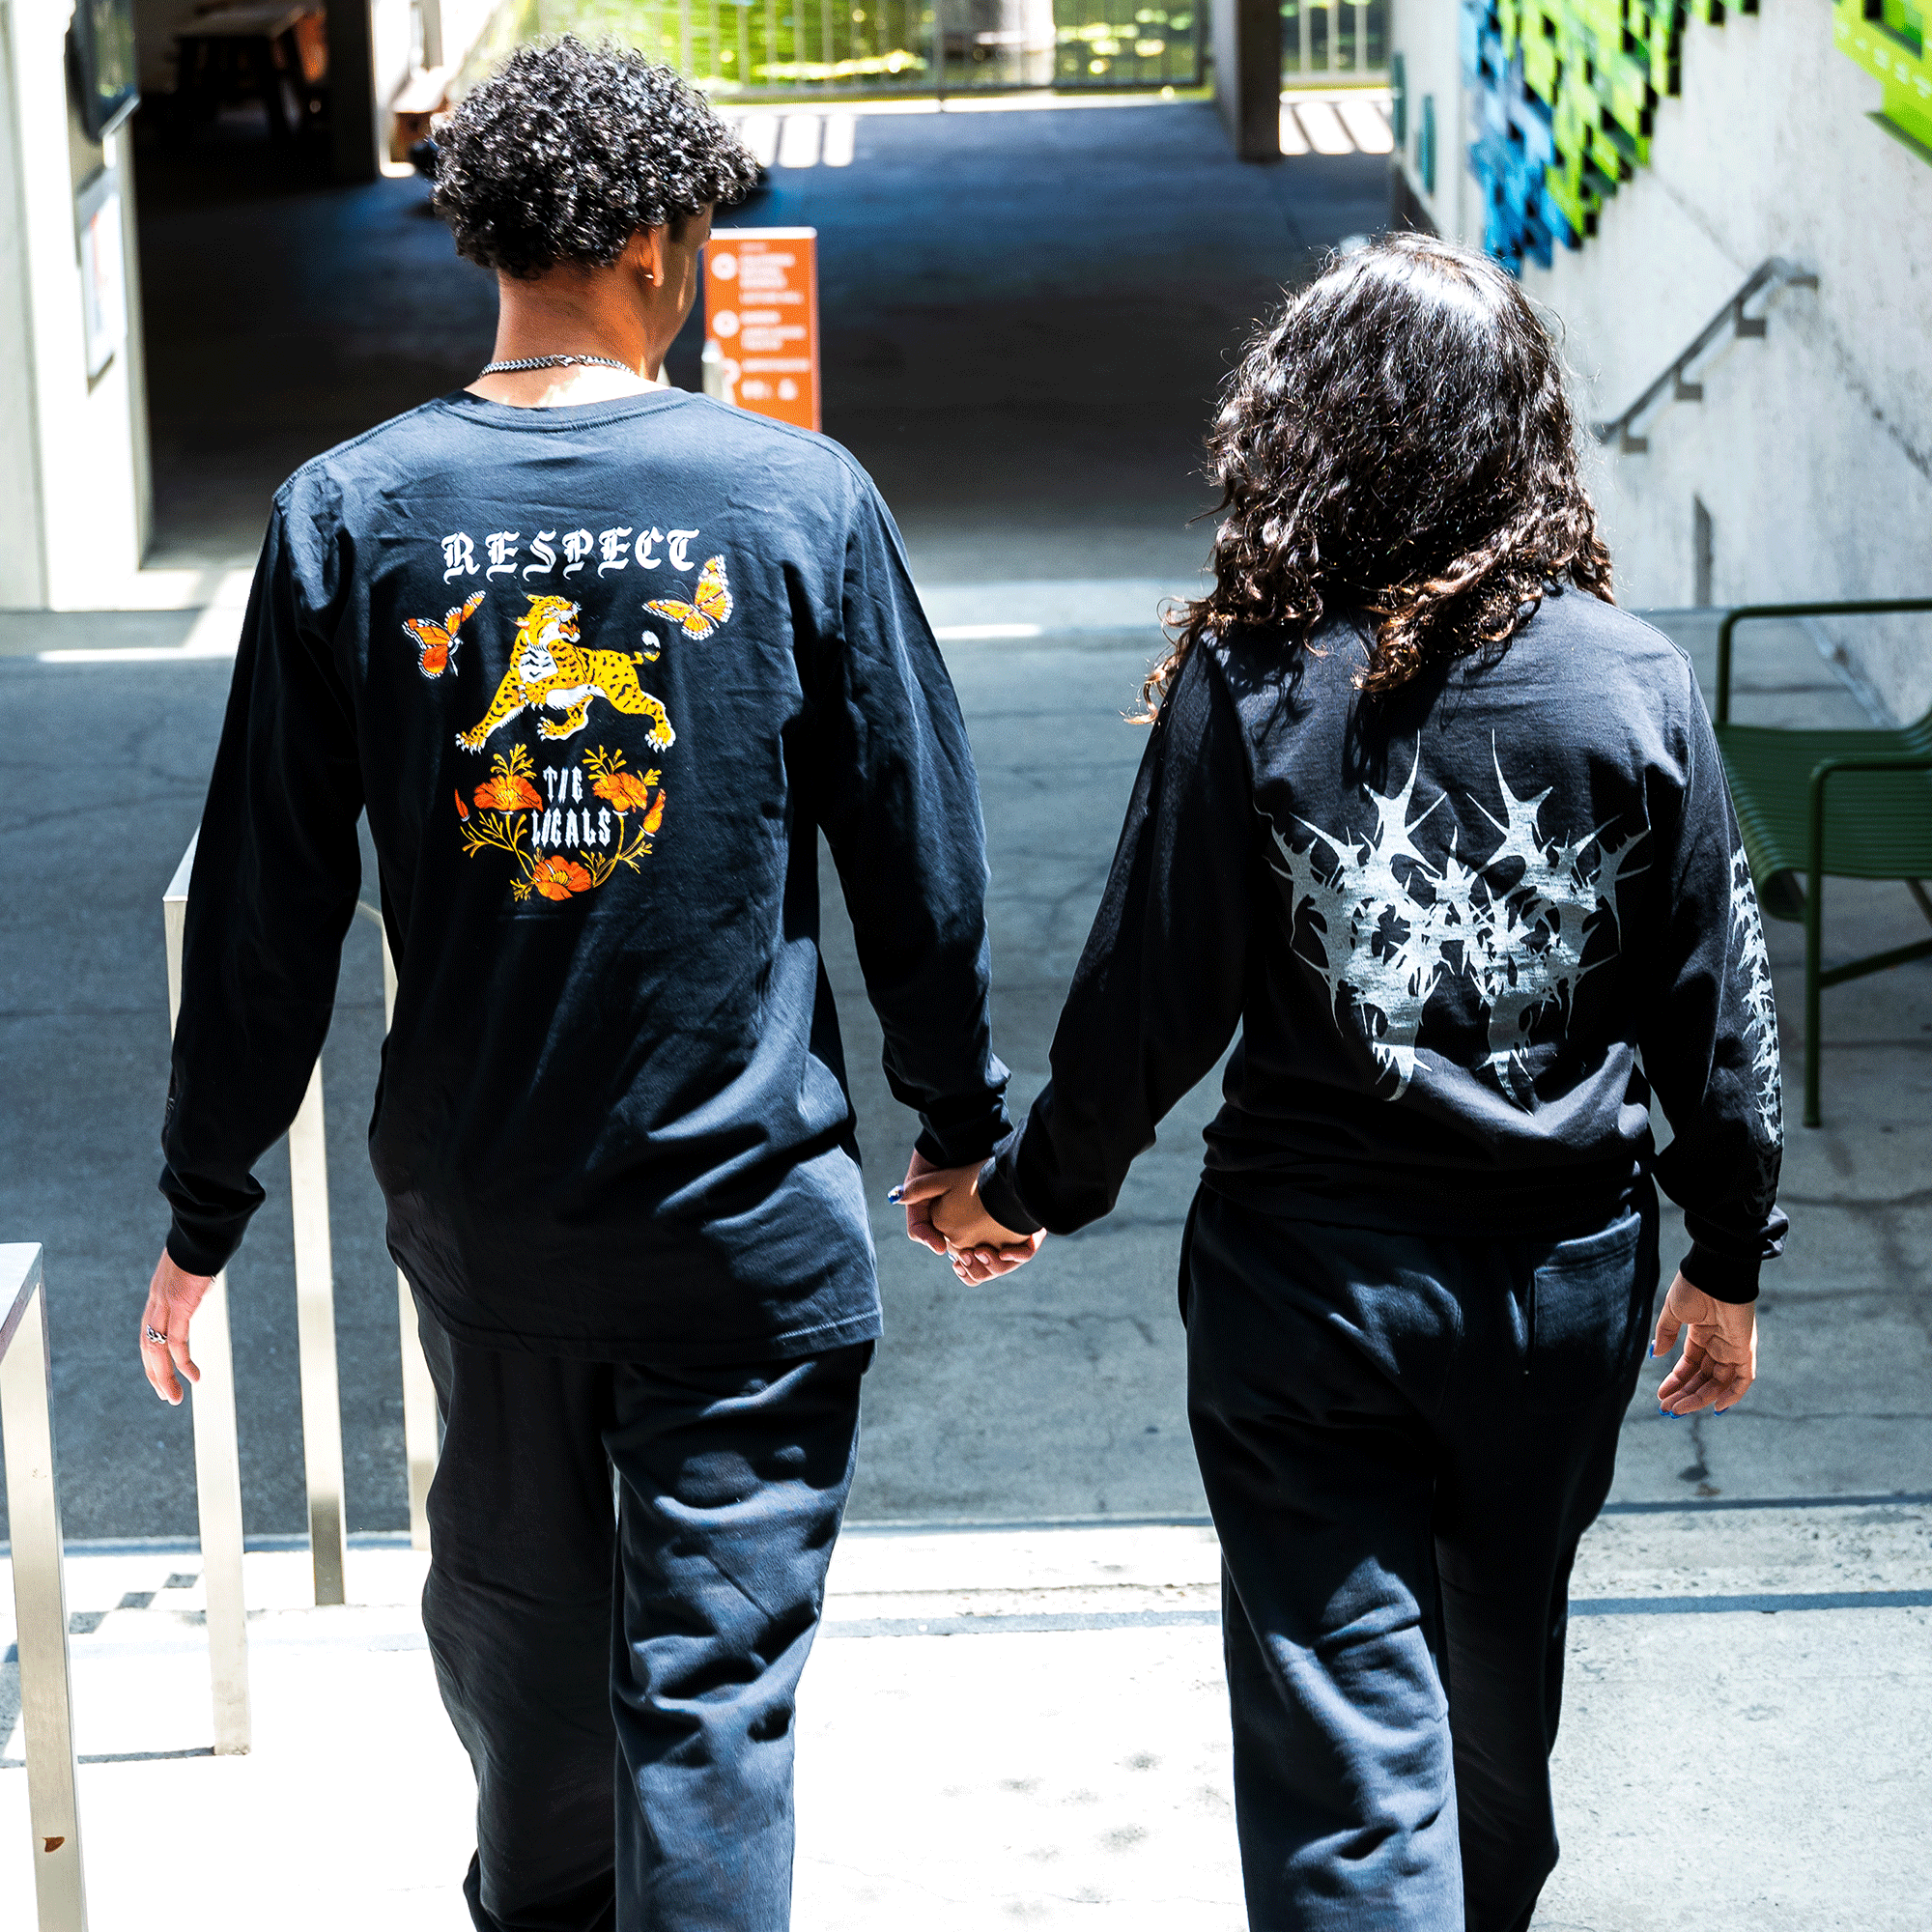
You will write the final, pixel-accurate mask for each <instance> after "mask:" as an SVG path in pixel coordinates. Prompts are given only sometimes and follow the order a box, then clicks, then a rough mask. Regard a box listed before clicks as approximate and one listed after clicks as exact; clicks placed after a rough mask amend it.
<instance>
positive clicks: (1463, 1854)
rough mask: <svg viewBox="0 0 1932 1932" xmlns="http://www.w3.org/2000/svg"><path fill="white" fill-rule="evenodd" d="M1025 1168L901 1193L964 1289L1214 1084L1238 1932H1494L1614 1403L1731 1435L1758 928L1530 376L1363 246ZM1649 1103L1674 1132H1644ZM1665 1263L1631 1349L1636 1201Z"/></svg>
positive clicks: (1749, 1167)
mask: <svg viewBox="0 0 1932 1932" xmlns="http://www.w3.org/2000/svg"><path fill="white" fill-rule="evenodd" d="M1209 452H1210V457H1211V464H1212V469H1211V473H1212V475H1213V476H1214V478H1215V480H1216V481H1217V482H1218V483H1219V484H1220V486H1221V492H1222V506H1221V507H1222V513H1223V514H1222V522H1221V525H1220V527H1219V529H1218V530H1217V532H1216V535H1215V540H1214V551H1213V570H1214V582H1213V584H1212V587H1211V588H1210V589H1208V591H1207V593H1206V594H1205V595H1203V596H1202V597H1200V598H1197V599H1196V600H1194V601H1193V602H1192V603H1191V604H1189V605H1188V606H1187V607H1186V608H1185V609H1184V611H1181V612H1180V613H1179V617H1180V622H1179V627H1178V628H1179V636H1178V637H1177V639H1176V640H1175V643H1174V646H1173V648H1172V649H1171V650H1170V651H1169V653H1168V654H1167V656H1166V657H1165V658H1164V659H1163V661H1162V662H1161V663H1160V664H1159V665H1158V666H1157V667H1156V668H1155V669H1154V671H1153V673H1152V675H1151V678H1150V679H1149V681H1148V684H1147V687H1146V691H1145V694H1144V695H1145V697H1146V699H1147V701H1148V702H1149V703H1150V704H1151V706H1152V707H1153V709H1154V718H1153V724H1152V729H1151V734H1150V741H1149V744H1148V748H1147V755H1146V758H1145V759H1144V761H1143V763H1142V767H1141V773H1140V778H1139V781H1138V782H1137V784H1136V785H1135V788H1134V795H1133V802H1132V804H1131V806H1130V807H1129V809H1128V812H1127V821H1126V826H1125V829H1124V830H1123V832H1122V836H1121V842H1120V848H1119V853H1118V856H1117V857H1116V860H1115V863H1114V869H1113V874H1112V877H1111V878H1110V879H1109V881H1108V883H1107V887H1106V890H1105V893H1104V894H1103V895H1102V898H1101V904H1100V912H1099V916H1098V918H1097V919H1096V921H1095V922H1094V930H1093V933H1092V935H1091V936H1090V938H1089V940H1088V942H1087V948H1086V951H1085V952H1084V953H1083V954H1082V956H1081V959H1080V963H1079V966H1078V967H1077V968H1076V970H1075V973H1074V979H1073V986H1072V990H1071V992H1070V993H1069V994H1068V996H1067V1001H1066V1007H1065V1011H1064V1012H1063V1013H1062V1015H1061V1020H1060V1026H1059V1029H1058V1032H1057V1033H1056V1035H1055V1037H1054V1042H1053V1051H1052V1068H1053V1077H1052V1079H1051V1080H1050V1081H1049V1082H1048V1084H1047V1086H1046V1088H1045V1090H1044V1091H1043V1092H1042V1093H1041V1094H1039V1096H1038V1098H1037V1100H1036V1101H1035V1102H1034V1105H1033V1110H1032V1112H1031V1113H1030V1115H1029V1116H1028V1119H1027V1122H1026V1126H1025V1128H1024V1130H1023V1131H1022V1132H1021V1133H1019V1134H1017V1135H1015V1136H1014V1137H1013V1139H1012V1140H1011V1141H1010V1142H1009V1143H1008V1144H1007V1145H1006V1146H1005V1147H1003V1148H1002V1149H1001V1150H1000V1151H999V1153H998V1154H997V1155H996V1156H995V1157H994V1158H992V1159H991V1160H989V1161H988V1162H987V1163H986V1165H985V1167H984V1168H983V1170H982V1172H981V1173H980V1174H979V1175H976V1176H970V1177H967V1178H966V1179H963V1180H959V1181H954V1182H950V1183H949V1182H946V1181H944V1180H943V1179H940V1178H939V1177H933V1178H931V1179H926V1180H923V1181H918V1182H915V1183H913V1184H912V1185H911V1186H910V1187H908V1188H907V1190H906V1194H907V1197H908V1198H912V1199H916V1200H918V1201H919V1202H920V1204H921V1206H922V1207H923V1209H924V1211H925V1212H926V1213H927V1215H928V1216H929V1217H930V1221H931V1224H932V1225H933V1226H934V1227H936V1228H937V1229H938V1230H939V1231H940V1232H941V1233H942V1234H943V1235H945V1236H948V1237H949V1239H950V1240H951V1241H952V1244H953V1252H954V1257H955V1259H954V1265H955V1267H956V1268H957V1269H958V1271H959V1272H960V1273H961V1275H962V1276H963V1277H964V1278H965V1279H967V1280H969V1281H980V1280H985V1279H988V1278H990V1277H991V1276H992V1275H994V1274H997V1273H1002V1272H1005V1271H1007V1270H1009V1268H1011V1267H1013V1266H1017V1265H1019V1264H1022V1263H1023V1262H1024V1261H1025V1260H1027V1259H1028V1258H1029V1257H1030V1256H1031V1254H1032V1253H1033V1251H1034V1250H1035V1249H1036V1248H1037V1246H1038V1244H1039V1239H1040V1232H1041V1230H1042V1229H1051V1230H1052V1231H1053V1232H1055V1233H1056V1234H1062V1233H1071V1232H1072V1231H1073V1230H1075V1229H1077V1228H1080V1227H1082V1226H1084V1225H1086V1224H1088V1223H1090V1222H1092V1221H1094V1220H1097V1219H1098V1218H1099V1217H1100V1216H1101V1215H1103V1214H1105V1213H1107V1212H1108V1211H1109V1210H1110V1209H1111V1208H1112V1207H1113V1205H1114V1202H1115V1200H1116V1199H1117V1198H1118V1196H1119V1194H1120V1191H1121V1186H1122V1181H1123V1180H1124V1179H1125V1177H1126V1173H1127V1169H1128V1166H1129V1164H1130V1163H1131V1162H1132V1161H1133V1160H1134V1159H1135V1158H1136V1156H1137V1155H1139V1154H1140V1153H1141V1152H1142V1151H1145V1150H1146V1149H1147V1148H1149V1147H1151V1145H1152V1144H1153V1138H1154V1128H1155V1124H1156V1122H1158V1121H1159V1120H1160V1118H1161V1116H1162V1115H1163V1114H1164V1113H1166V1112H1167V1110H1168V1109H1169V1108H1170V1107H1172V1106H1173V1105H1174V1104H1175V1102H1176V1101H1177V1100H1179V1097H1180V1096H1181V1095H1182V1094H1185V1093H1186V1092H1187V1090H1188V1089H1189V1088H1191V1087H1192V1086H1193V1085H1194V1084H1195V1082H1196V1081H1198V1080H1199V1079H1201V1078H1202V1077H1203V1076H1204V1075H1205V1074H1206V1073H1207V1072H1208V1070H1209V1068H1211V1067H1212V1066H1213V1065H1215V1063H1216V1062H1217V1061H1219V1060H1220V1059H1221V1057H1222V1055H1223V1053H1224V1052H1226V1051H1227V1049H1228V1047H1229V1044H1230V1042H1231V1040H1233V1039H1234V1038H1235V1036H1236V1031H1237V1030H1238V1032H1239V1036H1240V1038H1239V1042H1238V1044H1237V1045H1236V1047H1235V1050H1234V1052H1233V1054H1232V1055H1231V1056H1230V1058H1229V1060H1228V1063H1227V1073H1226V1078H1225V1082H1224V1104H1223V1106H1222V1108H1221V1111H1220V1113H1219V1115H1218V1116H1217V1117H1216V1119H1215V1120H1214V1122H1213V1124H1212V1125H1211V1126H1210V1127H1209V1128H1208V1152H1207V1161H1206V1166H1205V1171H1204V1173H1203V1175H1202V1179H1201V1186H1200V1190H1199V1192H1198V1193H1197V1195H1196V1197H1195V1201H1194V1205H1193V1208H1192V1209H1191V1210H1190V1212H1189V1215H1188V1219H1187V1225H1186V1229H1185V1232H1184V1233H1183V1235H1182V1236H1181V1256H1180V1300H1181V1314H1182V1319H1183V1321H1184V1322H1185V1324H1186V1329H1187V1373H1188V1415H1189V1420H1190V1422H1191V1424H1192V1426H1193V1432H1194V1442H1195V1449H1196V1453H1197V1455H1198V1456H1199V1459H1200V1463H1201V1474H1202V1479H1203V1483H1204V1486H1205V1488H1206V1490H1207V1493H1208V1504H1209V1506H1210V1508H1211V1509H1212V1511H1213V1515H1214V1523H1215V1527H1216V1529H1217V1531H1218V1533H1219V1537H1220V1543H1221V1552H1222V1562H1223V1578H1224V1588H1223V1591H1222V1610H1223V1619H1222V1621H1223V1627H1224V1628H1223V1646H1224V1650H1225V1656H1226V1663H1227V1673H1228V1689H1229V1702H1230V1709H1231V1712H1232V1716H1233V1720H1234V1735H1235V1810H1236V1824H1237V1827H1238V1830H1239V1835H1240V1845H1241V1863H1242V1869H1243V1875H1244V1879H1245V1884H1246V1889H1247V1900H1248V1922H1249V1924H1250V1926H1252V1927H1253V1928H1254V1932H1331V1929H1332V1932H1343V1928H1349V1932H1366V1928H1369V1927H1375V1928H1378V1932H1452V1928H1453V1932H1527V1928H1528V1926H1529V1923H1530V1920H1531V1918H1532V1917H1533V1915H1534V1913H1535V1910H1536V1901H1537V1896H1538V1893H1539V1891H1540V1889H1541V1888H1542V1886H1543V1883H1544V1881H1545V1879H1546V1878H1547V1877H1548V1874H1549V1872H1550V1870H1551V1868H1552V1867H1553V1866H1554V1864H1555V1862H1556V1832H1555V1820H1554V1814H1553V1810H1552V1805H1551V1798H1550V1787H1549V1752H1550V1748H1551V1747H1552V1745H1553V1744H1554V1742H1555V1737H1556V1720H1557V1713H1558V1707H1559V1704H1560V1701H1561V1696H1562V1687H1563V1646H1564V1632H1565V1627H1566V1619H1567V1614H1568V1587H1569V1579H1570V1571H1571V1564H1572V1561H1573V1559H1574V1558H1575V1556H1576V1553H1577V1542H1578V1539H1579V1538H1580V1537H1581V1535H1582V1533H1583V1531H1584V1530H1585V1529H1586V1528H1587V1527H1588V1526H1589V1524H1590V1523H1591V1521H1592V1520H1594V1519H1595V1517H1596V1515H1597V1513H1598V1511H1599V1510H1600V1509H1601V1508H1602V1506H1603V1503H1604V1499H1605V1495H1606V1494H1607V1493H1608V1491H1609V1487H1610V1479H1611V1474H1612V1471H1613V1469H1614V1467H1615V1463H1616V1454H1617V1443H1618V1435H1619V1431H1620V1429H1621V1428H1622V1426H1623V1423H1624V1418H1625V1415H1626V1412H1627V1410H1628V1408H1629V1406H1630V1402H1631V1397H1632V1394H1633V1391H1634V1388H1635V1386H1636V1382H1637V1376H1638V1372H1639V1368H1640V1365H1641V1363H1642V1361H1643V1359H1644V1348H1645V1342H1646V1339H1647V1337H1649V1338H1654V1346H1653V1348H1652V1350H1651V1352H1652V1353H1653V1354H1662V1355H1666V1356H1667V1355H1668V1354H1669V1353H1670V1351H1671V1350H1672V1349H1673V1347H1674V1346H1675V1344H1676V1343H1677V1341H1678V1339H1679V1337H1680V1336H1681V1337H1682V1339H1683V1342H1684V1351H1683V1354H1682V1356H1681V1358H1680V1359H1679V1360H1678V1361H1677V1362H1676V1363H1675V1364H1674V1365H1673V1366H1672V1367H1671V1369H1670V1370H1669V1373H1668V1374H1667V1375H1666V1376H1665V1377H1664V1378H1663V1380H1662V1384H1661V1386H1660V1388H1659V1391H1658V1397H1659V1404H1660V1407H1661V1410H1662V1414H1664V1415H1666V1416H1681V1415H1695V1414H1698V1413H1702V1412H1706V1411H1713V1412H1715V1413H1717V1414H1719V1415H1721V1414H1723V1413H1725V1412H1727V1411H1728V1410H1729V1409H1731V1408H1733V1407H1734V1406H1736V1405H1737V1404H1738V1403H1739V1402H1740V1401H1741V1400H1743V1399H1744V1397H1745V1395H1746V1394H1747V1391H1748V1389H1749V1388H1750V1386H1751V1382H1752V1379H1753V1378H1754V1376H1755V1374H1756V1363H1757V1323H1756V1321H1755V1318H1754V1313H1753V1305H1754V1302H1755V1298H1756V1295H1757V1292H1758V1273H1759V1269H1760V1266H1761V1265H1762V1264H1763V1263H1765V1262H1766V1261H1768V1260H1769V1259H1770V1258H1771V1257H1773V1256H1774V1255H1776V1253H1778V1251H1779V1249H1780V1248H1781V1246H1782V1244H1783V1240H1784V1235H1785V1225H1786V1224H1785V1217H1784V1214H1783V1212H1782V1211H1781V1210H1780V1209H1779V1208H1778V1207H1777V1204H1776V1196H1777V1179H1778V1167H1779V1154H1780V1149H1781V1147H1782V1128H1781V1121H1780V1115H1779V1080H1778V1045H1777V1023H1776V1013H1775V1011H1774V1009H1773V1004H1772V989H1771V975H1770V969H1769V965H1768V962H1767V959H1766V954H1765V946H1764V933H1763V927H1762V924H1761V923H1760V921H1759V917H1758V909H1757V904H1756V901H1755V899H1754V897H1753V896H1752V891H1751V879H1750V869H1749V867H1748V865H1747V861H1746V858H1745V853H1744V848H1743V844H1742V841H1741V838H1740V836H1739V832H1738V824H1737V818H1736V815H1735V813H1734V812H1733V810H1732V808H1731V801H1730V797H1729V794H1728V792H1727V790H1726V788H1725V784H1724V776H1723V765H1722V762H1721V760H1720V758H1719V753H1718V746H1717V740H1716V738H1715V736H1714V735H1713V731H1712V727H1711V722H1710V719H1709V718H1708V716H1707V715H1706V713H1705V710H1704V706H1703V701H1702V699H1701V697H1700V696H1699V695H1698V689H1697V683H1696V679H1695V677H1694V676H1693V674H1692V672H1691V669H1690V663H1689V661H1688V660H1687V659H1686V657H1685V656H1684V654H1683V652H1682V651H1680V650H1678V649H1677V647H1676V646H1675V645H1674V644H1672V643H1671V642H1670V641H1669V640H1668V639H1665V638H1663V637H1662V636H1660V635H1659V634H1658V633H1657V632H1655V631H1653V630H1651V629H1650V628H1649V627H1648V626H1647V625H1644V624H1642V623H1640V622H1638V621H1637V620H1636V619H1635V618H1634V617H1631V616H1628V615H1626V614H1625V613H1624V612H1623V611H1619V610H1617V609H1616V608H1615V606H1614V605H1613V604H1612V602H1611V600H1610V558H1609V554H1608V552H1607V550H1606V549H1605V545H1604V542H1603V539H1602V538H1601V536H1600V535H1599V533H1598V529H1597V519H1596V512H1595V510H1594V508H1593V506H1592V504H1591V502H1590V498H1589V495H1588V493H1587V492H1586V490H1585V489H1584V487H1583V483H1582V479H1581V476H1580V474H1579V465H1578V460H1577V447H1576V430H1575V424H1574V422H1573V420H1572V416H1571V412H1570V407H1569V403H1568V401H1567V399H1566V397H1565V394H1564V384H1563V370H1562V367H1561V364H1560V362H1559V360H1558V358H1557V355H1556V353H1555V350H1554V348H1553V346H1552V344H1551V343H1550V340H1549V338H1548V334H1547V333H1546V331H1545V329H1544V327H1543V325H1542V323H1541V322H1540V321H1539V319H1538V317H1537V315H1536V313H1535V312H1534V310H1533V309H1532V308H1531V307H1530V305H1529V303H1528V301H1527V300H1526V299H1525V298H1524V296H1523V294H1522V291H1521V290H1520V288H1519V287H1518V286H1517V284H1516V282H1515V281H1514V280H1513V279H1512V278H1511V277H1510V276H1509V275H1508V274H1507V273H1506V272H1505V271H1504V270H1503V269H1502V268H1501V267H1500V266H1499V265H1498V264H1497V263H1495V262H1494V261H1492V260H1491V259H1489V258H1488V257H1486V256H1483V255H1480V254H1477V253H1474V252H1472V251H1469V250H1466V249H1463V248H1460V247H1457V246H1455V245H1453V244H1451V243H1448V242H1444V241H1437V240H1435V238H1433V237H1427V238H1426V237H1422V236H1413V235H1409V236H1391V237H1386V238H1384V239H1382V240H1381V241H1377V242H1374V243H1371V244H1369V245H1367V246H1364V247H1362V248H1359V249H1357V250H1354V251H1352V252H1350V253H1347V254H1344V255H1341V256H1339V257H1337V258H1336V259H1334V260H1333V261H1331V262H1330V263H1328V264H1327V265H1326V267H1325V268H1324V270H1322V271H1321V273H1320V274H1318V275H1317V276H1316V277H1315V278H1314V279H1313V281H1312V282H1311V283H1310V284H1309V285H1308V286H1307V287H1305V288H1303V289H1300V290H1297V291H1296V292H1295V293H1294V294H1293V295H1292V296H1291V297H1290V298H1289V299H1288V300H1287V302H1286V303H1285V304H1284V306H1283V308H1282V310H1281V312H1280V314H1279V315H1277V316H1275V317H1273V318H1271V319H1270V320H1269V321H1268V322H1267V324H1266V325H1265V326H1264V327H1263V328H1262V329H1261V330H1260V331H1259V332H1258V333H1257V335H1256V336H1255V338H1254V339H1253V341H1252V342H1251V343H1250V344H1249V345H1248V348H1247V352H1246V354H1245V355H1244V356H1243V357H1242V359H1241V362H1240V366H1239V367H1238V369H1236V372H1235V374H1234V376H1233V378H1232V379H1231V381H1230V384H1229V386H1228V391H1227V394H1226V397H1225V399H1224V402H1223V406H1222V409H1221V412H1220V415H1219V418H1218V420H1217V421H1216V423H1215V426H1214V429H1213V432H1212V435H1211V437H1210V440H1209ZM1653 1094H1655V1095H1656V1097H1657V1098H1658V1099H1659V1100H1660V1101H1661V1102H1662V1110H1663V1113H1664V1114H1665V1116H1666V1117H1667V1118H1668V1121H1669V1122H1670V1125H1671V1128H1672V1130H1673V1134H1674V1138H1673V1139H1672V1140H1671V1141H1670V1143H1669V1145H1668V1146H1667V1147H1666V1148H1664V1149H1662V1151H1660V1150H1659V1148H1658V1146H1657V1144H1656V1142H1655V1141H1654V1140H1653V1139H1652V1133H1651V1107H1650V1103H1651V1097H1652V1095H1653ZM1653 1179H1655V1180H1656V1181H1660V1182H1662V1185H1663V1187H1664V1188H1665V1189H1666V1190H1667V1191H1668V1192H1669V1193H1670V1194H1671V1196H1672V1197H1673V1198H1674V1199H1675V1200H1677V1201H1678V1202H1679V1203H1680V1204H1681V1205H1682V1206H1683V1208H1684V1209H1685V1219H1686V1222H1687V1225H1688V1228H1689V1232H1690V1251H1689V1252H1688V1253H1687V1254H1686V1255H1685V1256H1684V1259H1683V1261H1682V1262H1681V1264H1680V1265H1679V1268H1678V1272H1677V1275H1676V1278H1675V1280H1674V1281H1673V1282H1672V1284H1671V1286H1670V1289H1669V1291H1668V1293H1667V1294H1666V1296H1665V1298H1664V1305H1663V1308H1662V1313H1661V1314H1660V1315H1659V1317H1658V1321H1657V1323H1656V1326H1655V1328H1654V1329H1653V1328H1652V1326H1651V1321H1650V1318H1651V1311H1652V1306H1653V1301H1654V1298H1655V1295H1656V1293H1657V1288H1658V1283H1659V1266H1658V1241H1659V1228H1658V1201H1657V1194H1656V1189H1655V1186H1654V1185H1653Z"/></svg>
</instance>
